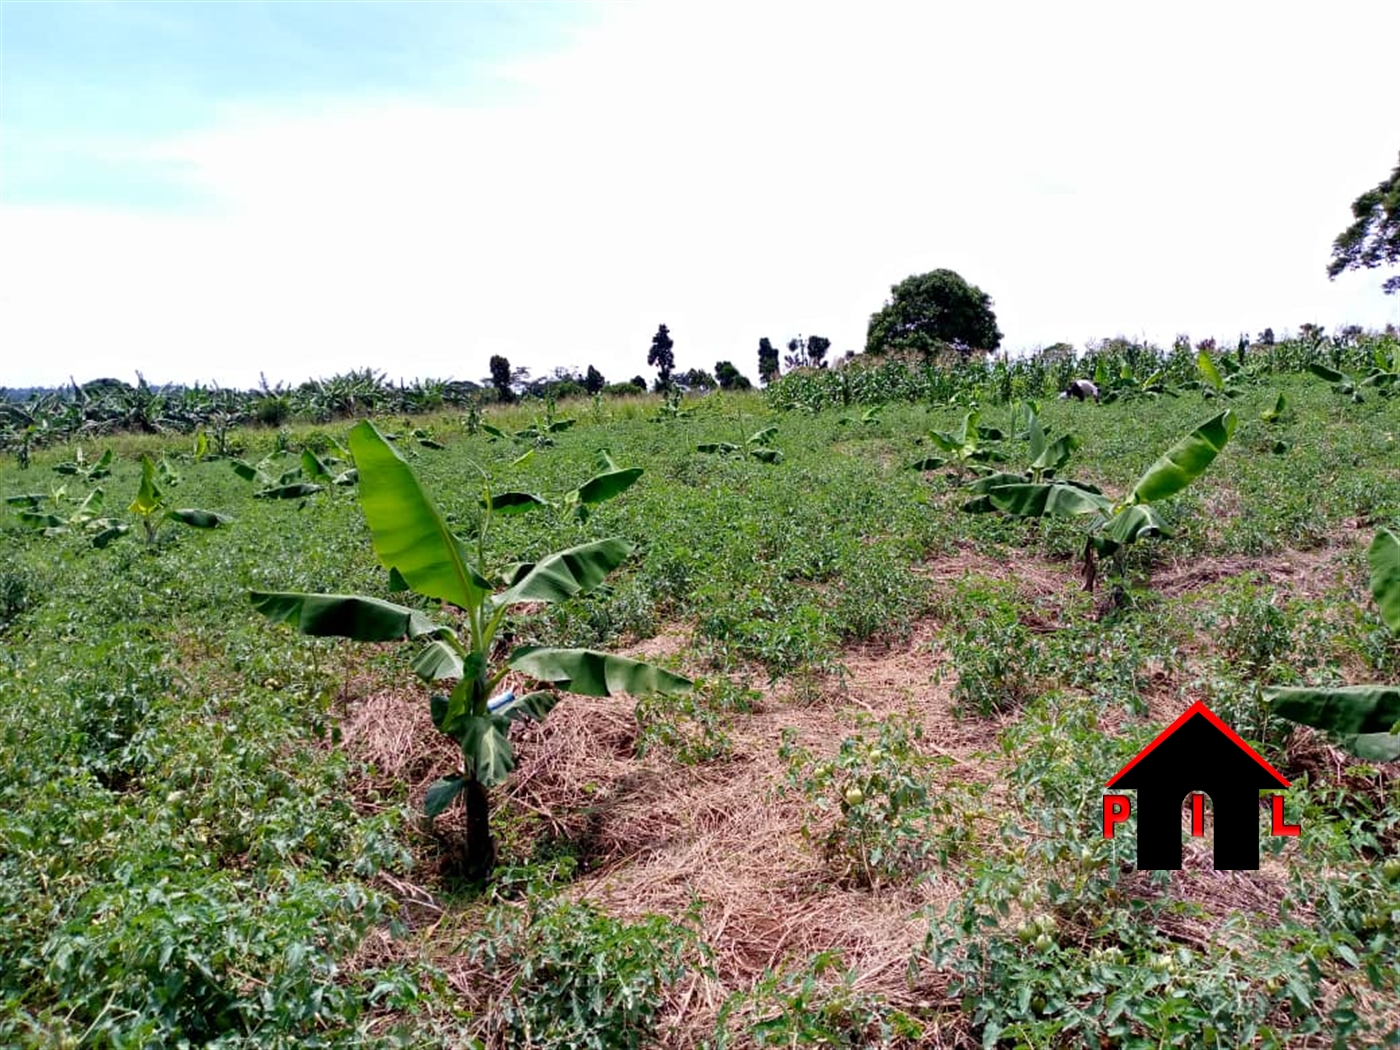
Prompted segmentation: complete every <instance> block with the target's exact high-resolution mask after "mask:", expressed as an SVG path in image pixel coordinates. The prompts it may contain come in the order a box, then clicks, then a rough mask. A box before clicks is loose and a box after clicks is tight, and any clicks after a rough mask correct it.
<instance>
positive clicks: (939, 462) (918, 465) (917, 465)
mask: <svg viewBox="0 0 1400 1050" xmlns="http://www.w3.org/2000/svg"><path fill="white" fill-rule="evenodd" d="M947 465H948V461H947V460H946V459H944V458H943V457H942V456H925V457H924V458H923V459H916V460H915V461H914V462H913V463H910V464H909V467H908V469H909V470H937V469H938V468H939V467H946V466H947Z"/></svg>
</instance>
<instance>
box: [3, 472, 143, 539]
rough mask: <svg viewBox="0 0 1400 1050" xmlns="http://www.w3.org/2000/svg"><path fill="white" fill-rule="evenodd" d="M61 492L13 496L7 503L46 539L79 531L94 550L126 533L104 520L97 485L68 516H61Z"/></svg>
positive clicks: (116, 523)
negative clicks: (49, 505)
mask: <svg viewBox="0 0 1400 1050" xmlns="http://www.w3.org/2000/svg"><path fill="white" fill-rule="evenodd" d="M64 495H65V489H64V488H60V489H59V490H58V491H57V492H56V493H54V494H53V496H51V497H50V496H47V495H44V494H43V493H38V494H34V495H25V496H14V497H11V498H10V499H9V500H7V502H8V503H10V504H11V505H13V506H17V507H20V508H21V509H20V510H19V511H18V515H19V520H20V521H21V522H23V523H24V524H25V525H27V526H29V527H30V528H31V529H42V530H43V533H44V535H45V536H46V537H53V536H62V535H65V534H67V533H70V532H82V533H85V534H87V535H89V536H91V537H92V543H93V546H95V547H105V546H107V544H108V543H110V542H111V541H112V540H114V539H116V538H117V537H118V536H120V535H122V534H123V533H125V532H127V531H129V530H130V526H129V525H127V524H125V523H124V522H119V521H117V520H115V519H114V518H110V517H104V516H103V514H102V503H103V501H104V499H105V494H104V493H103V491H102V488H101V486H98V487H97V488H94V489H93V490H92V491H91V492H89V493H88V494H87V497H86V498H85V499H84V500H83V501H82V503H80V504H78V506H77V507H75V508H74V509H73V510H72V511H71V512H70V513H67V514H64V513H63V512H62V511H61V510H60V508H61V507H62V504H63V501H64ZM50 500H51V501H52V502H53V505H54V509H53V510H45V509H44V504H45V502H46V501H50Z"/></svg>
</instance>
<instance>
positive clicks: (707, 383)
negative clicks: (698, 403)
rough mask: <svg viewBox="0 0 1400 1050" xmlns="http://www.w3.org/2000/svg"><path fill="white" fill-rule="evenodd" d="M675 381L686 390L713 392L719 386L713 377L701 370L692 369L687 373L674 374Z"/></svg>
mask: <svg viewBox="0 0 1400 1050" xmlns="http://www.w3.org/2000/svg"><path fill="white" fill-rule="evenodd" d="M676 379H677V381H678V382H679V383H680V385H681V386H683V387H685V388H686V389H687V390H713V389H714V388H715V387H717V386H718V385H719V383H718V382H717V381H716V380H715V377H714V376H712V375H710V373H709V372H706V371H705V370H704V369H703V368H692V369H690V370H689V371H687V372H679V373H677V374H676Z"/></svg>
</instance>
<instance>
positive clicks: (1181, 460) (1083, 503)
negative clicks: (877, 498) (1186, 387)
mask: <svg viewBox="0 0 1400 1050" xmlns="http://www.w3.org/2000/svg"><path fill="white" fill-rule="evenodd" d="M1236 422H1237V420H1236V417H1235V414H1234V412H1233V411H1231V410H1229V409H1226V410H1225V411H1224V412H1222V413H1220V414H1219V415H1218V416H1213V417H1211V418H1210V419H1208V420H1206V421H1205V422H1204V423H1202V424H1201V425H1200V426H1199V427H1197V428H1196V429H1195V430H1193V431H1192V432H1191V433H1190V434H1188V435H1186V437H1184V438H1182V439H1181V440H1180V441H1178V442H1177V443H1176V444H1175V445H1173V446H1172V447H1171V448H1170V449H1168V450H1167V451H1166V453H1165V454H1164V455H1163V456H1162V457H1161V458H1160V459H1158V460H1157V462H1155V463H1153V464H1152V466H1151V467H1149V468H1148V469H1147V472H1146V473H1145V474H1143V476H1142V477H1141V478H1139V479H1138V482H1137V484H1136V485H1134V486H1133V489H1132V491H1131V492H1129V493H1128V495H1127V496H1125V497H1124V498H1123V499H1122V500H1118V501H1115V500H1113V499H1111V498H1110V497H1108V496H1105V495H1104V494H1103V492H1101V491H1100V490H1099V489H1097V488H1095V487H1094V486H1092V485H1085V484H1082V483H1080V482H1077V481H1070V480H1067V479H1059V478H1056V479H1054V480H1050V481H1039V482H1037V481H1027V480H1026V479H1025V478H1024V477H1021V476H1020V475H1016V474H992V475H989V476H988V477H985V478H980V479H979V480H977V481H974V482H973V483H972V484H971V485H970V486H968V488H969V490H970V491H971V492H973V493H974V494H975V498H974V499H972V500H969V501H968V502H967V503H965V504H963V510H965V511H969V512H971V513H974V514H978V513H987V512H989V511H994V510H996V511H1001V512H1002V513H1003V514H1011V515H1013V516H1015V517H1020V518H1042V517H1047V516H1078V515H1084V516H1088V517H1089V518H1090V522H1089V532H1088V535H1087V536H1086V537H1085V541H1084V589H1085V590H1086V591H1092V590H1093V589H1094V581H1095V578H1096V574H1097V569H1096V564H1095V559H1096V558H1099V559H1102V558H1105V557H1109V556H1112V557H1113V558H1114V560H1115V564H1116V565H1117V566H1118V568H1119V570H1120V572H1121V568H1122V558H1123V554H1124V553H1125V550H1126V548H1127V547H1129V546H1130V545H1132V544H1134V543H1136V542H1137V541H1138V540H1140V539H1145V538H1147V537H1150V536H1163V537H1167V536H1170V535H1171V530H1170V529H1168V528H1167V526H1166V524H1165V523H1164V522H1163V521H1162V519H1161V516H1160V515H1159V514H1158V512H1157V506H1156V505H1157V504H1159V503H1161V502H1162V501H1163V500H1165V499H1169V498H1170V497H1172V496H1175V495H1176V494H1177V493H1179V492H1181V491H1182V490H1183V489H1185V488H1186V487H1187V486H1188V485H1190V484H1191V483H1192V482H1193V481H1195V480H1196V479H1197V478H1198V477H1200V476H1201V475H1202V474H1204V473H1205V472H1206V470H1207V468H1209V467H1210V465H1211V463H1213V462H1214V461H1215V457H1216V456H1218V455H1219V454H1220V450H1221V449H1223V448H1224V447H1225V444H1226V442H1228V441H1229V440H1230V435H1231V434H1233V433H1234V431H1235V425H1236Z"/></svg>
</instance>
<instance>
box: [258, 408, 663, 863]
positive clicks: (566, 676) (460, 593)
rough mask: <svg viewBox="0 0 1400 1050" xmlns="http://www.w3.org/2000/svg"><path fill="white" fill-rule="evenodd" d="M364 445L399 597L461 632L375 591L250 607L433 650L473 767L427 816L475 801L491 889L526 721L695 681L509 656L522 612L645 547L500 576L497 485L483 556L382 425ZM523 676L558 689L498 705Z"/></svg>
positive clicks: (360, 443)
mask: <svg viewBox="0 0 1400 1050" xmlns="http://www.w3.org/2000/svg"><path fill="white" fill-rule="evenodd" d="M350 449H351V452H352V453H353V455H354V458H355V463H356V465H357V466H358V468H359V471H360V485H359V498H360V506H361V508H362V509H363V510H364V514H365V520H366V522H367V523H368V525H369V530H370V540H371V543H372V545H373V548H374V552H375V556H376V557H377V558H378V560H379V562H380V564H381V565H382V566H383V567H384V568H385V569H387V570H388V572H389V576H390V586H391V588H392V589H393V590H395V591H404V590H409V591H413V592H414V593H416V594H418V595H421V596H422V597H424V598H426V599H429V600H430V601H431V602H435V603H437V604H438V607H439V608H438V611H439V612H440V613H442V614H446V613H447V610H448V609H449V608H451V609H456V610H460V614H459V615H457V616H454V617H453V620H454V621H456V623H457V626H456V627H454V626H453V625H452V624H451V623H449V622H447V621H446V620H444V619H442V618H437V617H435V616H434V615H430V614H429V613H428V612H424V611H422V610H420V609H415V608H410V607H409V606H406V605H399V604H396V603H393V602H389V601H385V600H383V599H379V598H373V597H366V596H361V595H344V594H300V593H291V592H271V591H254V592H251V594H250V599H251V601H252V603H253V606H254V608H256V609H257V610H258V611H259V612H261V613H262V614H263V615H265V616H267V617H268V618H270V619H272V620H274V621H277V622H279V623H290V624H292V625H293V626H295V627H296V628H297V629H298V630H299V631H301V632H302V633H303V634H308V635H313V636H334V637H340V638H349V639H352V640H354V641H360V642H387V641H394V640H401V639H407V640H412V641H417V642H420V643H422V648H421V651H420V652H419V653H418V655H417V657H416V658H415V660H414V661H413V670H414V672H415V673H416V674H417V675H418V676H419V677H420V678H422V679H423V680H424V681H425V682H427V683H428V684H429V686H430V687H431V686H437V687H438V689H439V690H446V691H435V692H433V693H432V695H431V697H430V699H429V711H430V713H431V715H432V720H433V725H434V726H436V727H437V729H438V731H439V732H441V733H443V734H444V735H446V736H448V737H450V738H451V739H452V740H453V741H455V742H456V743H457V745H458V747H459V748H460V750H461V755H462V763H461V766H460V767H459V768H458V769H456V770H454V771H453V772H451V773H449V774H448V775H446V776H444V777H442V778H441V779H440V780H438V781H436V782H435V783H434V784H433V785H432V787H431V788H429V790H428V793H427V797H426V799H425V802H424V812H425V814H426V816H427V818H428V820H429V822H431V821H432V820H433V819H434V818H436V817H437V816H438V815H440V814H441V813H443V812H444V811H445V810H446V809H447V808H448V807H449V806H450V805H452V804H453V803H454V802H456V801H457V800H458V798H459V797H460V798H461V800H462V804H463V805H464V807H465V810H466V817H467V842H466V858H467V863H466V871H465V872H464V874H466V875H467V876H468V877H469V878H473V879H484V878H485V877H487V876H488V875H489V874H490V871H491V868H492V867H493V865H494V862H495V843H494V840H493V838H492V835H491V827H490V799H489V795H488V792H489V790H490V789H491V788H493V787H495V786H497V785H499V784H501V783H502V782H504V781H505V779H506V777H507V776H509V774H510V772H511V770H512V769H513V768H514V765H515V756H514V752H513V750H512V747H511V742H510V738H509V736H508V730H509V728H510V724H511V723H512V722H515V721H519V720H521V719H527V718H528V719H534V720H537V721H538V720H542V719H543V718H544V717H545V716H546V715H548V714H549V712H550V711H551V710H552V709H553V708H554V706H555V704H556V703H558V700H559V695H558V694H559V693H561V692H563V693H576V694H580V695H584V696H611V695H614V694H616V693H628V694H632V695H644V694H649V693H655V692H676V691H681V690H685V689H688V688H690V686H691V682H690V680H689V679H686V678H683V677H681V676H679V675H676V674H672V673H671V672H669V671H665V670H663V669H661V668H659V667H655V666H653V665H651V664H647V663H642V662H640V661H637V660H630V659H626V658H624V657H621V656H614V655H612V654H610V653H603V652H596V651H593V650H588V649H554V648H548V647H542V646H536V645H527V646H521V647H518V648H516V649H514V650H513V651H512V652H511V653H510V654H509V655H508V656H507V657H506V658H505V659H504V660H497V659H496V658H495V656H494V647H495V643H496V640H497V637H498V635H499V632H500V631H501V628H502V626H503V624H504V623H505V621H506V617H507V616H508V614H509V613H510V610H511V609H512V607H514V606H516V605H520V604H523V603H526V602H559V601H565V600H567V599H569V598H573V597H575V596H576V595H580V594H584V593H586V592H588V591H590V590H592V589H593V588H595V587H597V586H598V585H599V584H601V583H602V582H603V580H604V579H605V578H606V577H607V576H608V575H609V574H610V573H611V572H612V571H613V570H614V569H616V568H617V567H618V566H619V565H621V564H622V562H623V561H624V560H625V559H626V558H627V557H628V556H629V555H630V554H631V553H632V551H633V546H632V544H630V543H628V542H627V541H625V540H623V539H620V538H617V537H612V538H609V539H602V540H593V541H591V542H588V543H584V544H580V545H578V546H575V547H570V548H569V549H567V550H563V551H558V552H556V553H554V554H550V555H548V556H546V557H544V558H541V559H540V560H539V561H536V562H530V563H522V564H517V565H512V566H509V567H508V568H507V569H506V570H504V572H500V573H492V572H491V570H490V568H489V567H488V565H487V559H486V537H487V527H488V525H489V522H490V517H491V511H492V507H493V504H494V502H495V501H494V500H493V499H492V496H491V491H490V486H489V484H486V483H485V482H483V492H482V498H483V503H484V507H485V514H484V516H483V520H482V522H481V524H480V525H479V527H478V529H477V533H476V537H475V539H476V544H475V546H476V550H475V552H471V551H469V550H468V548H467V546H466V545H465V544H464V543H463V541H462V540H461V539H460V538H459V537H458V536H456V535H455V534H453V533H452V532H451V530H450V529H449V528H448V526H447V522H446V519H445V518H444V517H443V514H442V512H441V511H440V510H439V509H438V507H437V505H436V504H435V503H434V502H433V500H432V499H431V498H430V497H429V496H428V494H427V493H426V492H425V491H424V490H423V488H422V486H421V485H420V484H419V482H418V479H417V477H415V476H414V473H413V471H412V469H411V468H410V467H409V465H408V463H407V461H406V460H405V459H404V458H403V457H402V456H401V455H400V454H399V452H398V451H397V450H396V449H395V448H394V447H393V446H392V445H390V444H389V442H388V441H387V440H386V439H385V438H384V436H383V435H382V434H381V433H380V432H379V431H378V430H377V429H376V428H375V427H374V425H373V424H372V423H369V422H362V423H358V424H356V426H355V427H354V429H352V430H351V431H350ZM633 480H635V479H633ZM601 484H604V485H614V486H615V485H618V484H620V481H617V480H614V481H612V482H605V483H601ZM629 484H630V482H629ZM623 487H625V486H623ZM618 491H621V489H620V488H619V489H618ZM507 502H509V501H507ZM511 671H515V672H517V673H519V674H522V675H525V676H527V677H528V678H529V679H531V680H533V681H535V682H538V683H542V684H543V686H544V688H540V689H534V690H530V691H528V692H523V693H522V694H521V695H518V696H517V695H516V694H515V693H514V692H513V691H508V692H505V693H502V694H501V695H499V696H496V697H492V693H493V692H494V691H495V690H496V689H497V688H498V687H499V686H500V684H501V682H502V681H503V680H504V678H505V676H506V675H507V674H508V673H509V672H511ZM439 683H455V684H453V685H451V686H450V687H448V686H442V685H439Z"/></svg>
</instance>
